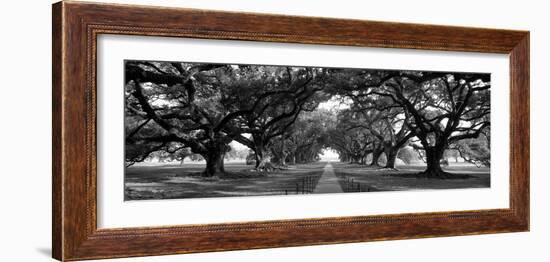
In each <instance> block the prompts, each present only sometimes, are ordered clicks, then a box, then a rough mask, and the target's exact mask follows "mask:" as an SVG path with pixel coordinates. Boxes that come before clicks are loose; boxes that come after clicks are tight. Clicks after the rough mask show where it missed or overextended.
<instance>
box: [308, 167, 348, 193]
mask: <svg viewBox="0 0 550 262" xmlns="http://www.w3.org/2000/svg"><path fill="white" fill-rule="evenodd" d="M323 169H324V170H325V171H324V172H323V175H322V176H321V178H320V179H319V182H318V183H317V186H316V187H315V189H314V190H313V193H314V194H319V193H321V194H322V193H344V191H343V190H342V187H340V183H338V178H337V177H336V175H334V169H333V168H332V165H331V164H330V162H327V164H326V165H325V167H324V168H323Z"/></svg>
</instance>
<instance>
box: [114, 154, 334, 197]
mask: <svg viewBox="0 0 550 262" xmlns="http://www.w3.org/2000/svg"><path fill="white" fill-rule="evenodd" d="M323 166H324V164H323V163H319V164H312V165H296V166H292V167H289V168H288V169H285V170H279V171H274V172H270V173H258V172H256V171H253V170H251V169H252V168H253V167H252V166H246V165H245V164H244V163H228V164H225V170H226V172H228V173H229V174H228V175H227V176H226V177H224V178H217V177H214V178H203V177H201V176H200V172H201V171H202V170H203V169H204V164H194V163H190V164H187V163H186V164H184V165H181V166H180V165H165V166H138V167H130V168H128V169H127V170H126V176H125V200H138V199H173V198H197V197H227V196H260V195H284V194H307V193H311V192H312V191H313V189H314V186H315V185H316V184H317V181H318V180H319V177H320V176H321V174H322V173H323V169H322V168H323Z"/></svg>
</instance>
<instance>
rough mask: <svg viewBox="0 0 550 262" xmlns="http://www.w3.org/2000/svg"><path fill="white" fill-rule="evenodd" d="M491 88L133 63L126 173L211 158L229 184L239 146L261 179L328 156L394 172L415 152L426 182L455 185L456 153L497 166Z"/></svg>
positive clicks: (371, 74)
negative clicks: (228, 162) (159, 162)
mask: <svg viewBox="0 0 550 262" xmlns="http://www.w3.org/2000/svg"><path fill="white" fill-rule="evenodd" d="M490 87H491V85H490V75H489V74H475V73H452V72H420V71H402V70H401V71H388V70H370V69H339V68H316V67H299V66H269V65H228V64H204V63H182V62H149V61H126V62H125V134H126V135H125V140H126V154H125V155H126V157H125V158H126V165H127V166H130V165H133V164H135V163H138V162H142V161H145V159H147V158H148V157H150V156H151V155H152V154H155V155H156V156H159V157H160V156H162V157H165V158H170V159H175V160H180V161H183V159H184V158H186V157H189V156H191V155H200V156H201V157H202V158H203V159H204V160H206V168H205V170H204V172H203V175H205V176H213V175H223V174H224V172H225V170H224V159H225V158H226V157H225V155H226V154H227V153H228V152H231V153H230V154H232V155H234V154H235V152H234V149H232V148H231V146H230V145H229V144H230V143H231V142H238V143H240V144H242V145H244V146H246V147H248V148H249V149H250V151H251V152H253V154H254V159H255V165H256V166H255V168H256V169H257V170H258V171H269V170H271V169H272V168H273V167H274V166H276V165H280V166H284V165H287V164H294V163H299V162H311V161H316V160H318V159H319V155H320V154H321V153H322V151H323V150H324V149H326V148H332V149H333V150H336V151H337V152H338V153H339V155H340V158H341V160H342V161H350V162H356V163H360V164H372V165H378V164H379V162H378V158H379V157H380V156H381V155H384V156H385V159H386V161H385V162H386V163H385V167H386V168H395V160H396V159H397V158H398V157H399V156H400V155H401V156H406V158H407V159H412V158H413V157H411V152H410V149H408V151H407V153H406V154H405V153H402V154H399V152H400V150H401V149H402V148H404V147H407V146H408V147H409V148H414V149H415V150H417V151H419V152H420V151H421V152H422V154H423V157H424V160H425V161H426V163H427V168H426V171H425V172H424V174H425V175H426V176H427V177H445V176H447V175H448V174H447V173H445V172H444V171H443V170H442V169H441V166H440V160H441V159H442V157H443V156H444V153H445V151H446V150H447V151H448V150H455V151H456V152H459V154H460V157H462V158H463V159H465V161H468V162H471V163H474V164H476V165H486V166H487V165H490V153H489V152H490V149H489V148H490V143H489V142H488V141H489V139H488V138H489V137H490V134H489V133H490ZM320 105H324V106H320ZM336 105H339V107H340V108H339V109H335V108H330V107H331V106H332V107H336ZM368 157H370V159H371V160H370V163H367V158H368Z"/></svg>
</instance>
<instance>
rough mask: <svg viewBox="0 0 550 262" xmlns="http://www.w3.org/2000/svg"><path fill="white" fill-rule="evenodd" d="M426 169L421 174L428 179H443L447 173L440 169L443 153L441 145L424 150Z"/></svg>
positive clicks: (443, 148) (443, 149)
mask: <svg viewBox="0 0 550 262" xmlns="http://www.w3.org/2000/svg"><path fill="white" fill-rule="evenodd" d="M425 151H426V164H427V168H426V171H424V172H423V174H424V175H425V176H426V177H428V178H445V177H446V176H447V175H448V173H446V172H445V171H443V169H442V168H441V162H440V161H441V158H442V157H443V153H444V152H445V147H444V146H443V145H437V144H436V145H435V146H432V147H427V148H425Z"/></svg>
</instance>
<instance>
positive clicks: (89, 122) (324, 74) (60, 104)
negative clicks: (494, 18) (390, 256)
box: [52, 1, 529, 261]
mask: <svg viewBox="0 0 550 262" xmlns="http://www.w3.org/2000/svg"><path fill="white" fill-rule="evenodd" d="M52 99H53V139H52V140H53V141H52V142H53V257H54V258H56V259H58V260H63V261H66V260H81V259H99V258H116V257H128V256H147V255H162V254H180V253H191V252H207V251H223V250H236V249H253V248H269V247H282V246H300V245H318V244H330V243H348V242H360V241H376V240H389V239H408V238H422V237H439V236H454V235H470V234H486V233H500V232H520V231H527V230H529V32H527V31H511V30H501V29H483V28H465V27H451V26H437V25H420V24H404V23H390V22H374V21H359V20H342V19H327V18H315V17H294V16H282V15H265V14H262V15H260V14H250V13H232V12H220V11H206V10H193V9H178V8H161V7H149V6H129V5H112V4H98V3H82V2H72V1H63V2H59V3H56V4H54V5H53V97H52Z"/></svg>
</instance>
